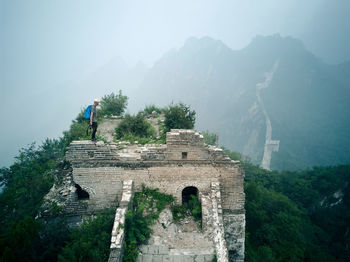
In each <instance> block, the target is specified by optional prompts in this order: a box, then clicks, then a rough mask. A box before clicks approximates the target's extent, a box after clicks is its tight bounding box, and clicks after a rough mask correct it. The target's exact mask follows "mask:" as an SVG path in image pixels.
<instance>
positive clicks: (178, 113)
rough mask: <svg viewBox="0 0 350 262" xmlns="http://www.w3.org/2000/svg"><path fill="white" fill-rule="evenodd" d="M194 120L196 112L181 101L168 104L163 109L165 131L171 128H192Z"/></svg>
mask: <svg viewBox="0 0 350 262" xmlns="http://www.w3.org/2000/svg"><path fill="white" fill-rule="evenodd" d="M195 121H196V112H195V111H194V110H191V109H190V107H189V106H187V105H185V104H183V103H179V104H176V105H170V106H169V107H168V108H167V109H166V111H165V121H164V125H165V131H166V132H169V131H170V130H171V129H193V128H194V123H195Z"/></svg>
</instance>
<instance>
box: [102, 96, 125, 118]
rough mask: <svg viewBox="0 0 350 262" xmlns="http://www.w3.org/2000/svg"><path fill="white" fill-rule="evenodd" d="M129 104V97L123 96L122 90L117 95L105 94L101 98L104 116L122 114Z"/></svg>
mask: <svg viewBox="0 0 350 262" xmlns="http://www.w3.org/2000/svg"><path fill="white" fill-rule="evenodd" d="M127 105H128V97H127V96H123V94H122V91H121V90H119V93H118V94H117V95H116V94H114V93H111V94H110V95H105V96H104V97H102V99H101V115H103V116H111V115H116V116H121V115H122V114H123V113H124V112H125V109H126V106H127Z"/></svg>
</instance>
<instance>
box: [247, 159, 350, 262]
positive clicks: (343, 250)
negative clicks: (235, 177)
mask: <svg viewBox="0 0 350 262" xmlns="http://www.w3.org/2000/svg"><path fill="white" fill-rule="evenodd" d="M244 170H245V172H246V181H245V192H246V212H247V213H246V215H247V231H246V232H247V243H246V254H247V256H246V259H247V261H348V259H349V257H350V250H349V244H350V233H349V231H350V225H349V221H350V187H349V182H350V166H349V165H347V166H336V167H315V168H313V169H311V170H305V171H302V172H269V171H266V170H263V169H261V168H259V167H257V166H254V165H252V164H249V163H245V164H244Z"/></svg>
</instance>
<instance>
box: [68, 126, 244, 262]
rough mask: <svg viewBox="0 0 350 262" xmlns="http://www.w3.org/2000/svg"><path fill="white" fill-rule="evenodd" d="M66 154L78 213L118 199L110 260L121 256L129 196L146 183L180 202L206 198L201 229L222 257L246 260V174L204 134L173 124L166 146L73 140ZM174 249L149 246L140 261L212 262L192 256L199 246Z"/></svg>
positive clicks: (241, 261) (203, 201) (203, 204)
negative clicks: (208, 142) (207, 140)
mask: <svg viewBox="0 0 350 262" xmlns="http://www.w3.org/2000/svg"><path fill="white" fill-rule="evenodd" d="M66 159H67V161H69V162H70V163H71V166H72V177H73V180H74V183H75V185H76V193H77V194H78V196H77V197H76V199H75V200H74V201H72V202H71V206H72V208H73V209H74V208H75V210H74V212H81V213H89V212H94V211H97V210H100V209H103V208H106V207H110V206H112V205H113V204H114V203H115V201H116V199H117V201H118V202H119V207H118V208H117V210H116V215H115V222H114V227H113V232H112V237H111V254H110V258H109V261H122V256H123V244H124V233H125V232H124V229H123V228H122V227H120V226H119V224H122V223H124V220H125V213H126V211H127V209H128V207H129V202H130V200H131V197H132V195H133V193H134V192H137V191H140V190H141V188H142V184H144V185H146V186H147V187H150V188H158V189H159V191H160V192H163V193H167V194H171V195H173V196H175V197H176V199H177V201H178V202H179V204H181V203H182V202H186V201H188V198H189V196H190V195H193V194H195V195H197V196H198V197H199V199H200V201H201V203H202V225H203V234H205V236H206V237H207V238H210V241H212V243H213V247H214V253H216V255H217V258H218V261H236V262H243V261H244V239H245V210H244V202H245V194H244V190H243V179H244V173H243V171H242V169H241V166H240V162H239V161H233V160H231V159H230V158H229V157H228V156H226V155H225V154H224V153H223V150H222V149H220V148H217V147H213V146H208V145H206V144H205V143H204V139H203V136H202V135H201V134H200V133H197V132H195V131H193V130H181V129H180V130H179V129H173V130H171V132H168V133H167V134H166V144H164V145H146V146H142V145H130V144H128V143H111V144H107V145H105V144H104V143H103V142H97V143H93V142H90V141H73V142H72V143H71V144H70V146H69V148H68V151H67V153H66ZM74 205H75V207H74ZM173 249H174V250H175V249H176V247H170V246H162V247H152V248H151V247H148V249H147V250H146V248H145V249H144V250H145V252H143V254H142V255H140V257H139V259H138V261H208V259H207V258H206V257H205V256H203V257H202V258H198V256H200V255H201V253H200V252H199V254H197V260H194V259H193V260H191V259H190V257H191V252H192V253H193V254H194V255H193V256H192V257H193V258H194V257H195V255H196V250H191V252H190V251H188V252H187V251H186V250H185V251H184V250H183V251H182V253H181V252H175V251H174V250H173ZM186 252H187V253H186ZM147 256H148V258H147V259H149V258H150V256H151V257H153V258H154V260H147V259H146V257H147ZM185 256H187V257H186V259H185V258H184V257H185ZM198 259H199V260H198Z"/></svg>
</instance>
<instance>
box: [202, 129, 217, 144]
mask: <svg viewBox="0 0 350 262" xmlns="http://www.w3.org/2000/svg"><path fill="white" fill-rule="evenodd" d="M201 134H202V135H203V136H204V143H206V144H207V145H211V146H215V145H216V134H215V133H210V132H209V131H203V132H201Z"/></svg>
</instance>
